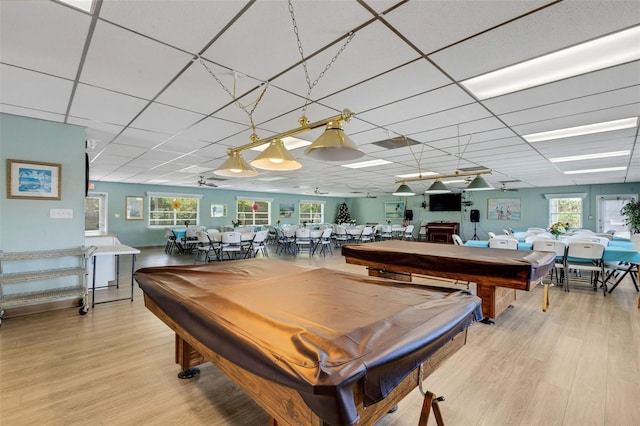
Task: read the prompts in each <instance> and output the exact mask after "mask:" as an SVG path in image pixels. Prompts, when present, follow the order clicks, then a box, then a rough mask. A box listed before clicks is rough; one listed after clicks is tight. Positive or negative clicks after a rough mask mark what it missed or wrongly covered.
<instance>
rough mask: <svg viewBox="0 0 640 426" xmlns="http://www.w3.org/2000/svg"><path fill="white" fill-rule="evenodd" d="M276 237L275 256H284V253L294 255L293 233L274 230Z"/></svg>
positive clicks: (294, 239)
mask: <svg viewBox="0 0 640 426" xmlns="http://www.w3.org/2000/svg"><path fill="white" fill-rule="evenodd" d="M276 235H277V240H276V242H277V245H276V254H284V253H290V254H295V249H296V247H295V242H296V235H295V231H291V230H288V229H287V230H285V229H282V228H276Z"/></svg>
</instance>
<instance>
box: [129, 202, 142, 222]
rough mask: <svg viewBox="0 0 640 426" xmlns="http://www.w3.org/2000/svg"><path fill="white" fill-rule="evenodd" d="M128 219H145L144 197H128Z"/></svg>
mask: <svg viewBox="0 0 640 426" xmlns="http://www.w3.org/2000/svg"><path fill="white" fill-rule="evenodd" d="M126 201H127V203H126V209H127V215H126V219H127V220H142V219H144V197H126Z"/></svg>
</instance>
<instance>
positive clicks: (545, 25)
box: [431, 0, 640, 80]
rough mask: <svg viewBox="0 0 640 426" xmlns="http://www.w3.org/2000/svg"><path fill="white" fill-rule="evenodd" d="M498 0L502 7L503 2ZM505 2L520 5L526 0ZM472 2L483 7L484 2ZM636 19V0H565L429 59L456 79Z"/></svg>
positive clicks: (598, 34)
mask: <svg viewBox="0 0 640 426" xmlns="http://www.w3.org/2000/svg"><path fill="white" fill-rule="evenodd" d="M496 3H498V4H500V7H504V6H503V5H504V4H505V3H504V2H496ZM507 3H508V4H511V5H513V4H520V5H524V4H525V3H530V2H507ZM476 4H477V5H478V7H484V5H485V2H480V3H476ZM539 5H540V3H538V4H537V5H531V6H532V8H534V7H537V6H539ZM638 22H640V8H639V7H638V2H637V1H635V0H630V1H591V0H586V1H563V2H558V3H555V4H553V5H551V6H549V7H547V8H546V9H542V10H540V11H538V12H537V13H533V14H530V15H527V16H524V17H522V18H520V19H517V20H514V21H512V22H509V23H507V24H506V25H503V26H500V27H497V28H494V29H492V30H491V31H487V32H485V33H483V34H480V35H478V36H476V37H474V38H471V39H469V40H465V41H464V42H462V43H459V44H456V45H455V46H452V47H450V48H447V49H445V50H443V51H441V52H438V53H435V54H434V55H431V58H432V59H433V60H434V61H435V62H436V63H437V64H438V65H440V66H441V67H443V68H445V69H446V70H448V71H449V72H450V73H451V75H452V76H453V77H454V78H455V79H457V80H463V79H465V78H469V77H472V76H476V75H479V74H483V73H485V72H489V71H493V70H496V69H499V68H502V67H505V66H508V65H512V64H516V63H518V62H522V61H524V60H527V59H531V58H534V57H537V56H540V55H544V54H546V53H550V52H554V51H556V50H560V49H563V48H566V47H570V46H573V45H575V44H577V43H580V42H581V41H585V40H589V39H592V38H596V37H601V36H604V35H607V34H609V33H611V32H614V31H617V30H621V29H624V28H626V27H629V26H632V25H637V24H638ZM568 27H569V28H570V30H568ZM496 52H499V54H496Z"/></svg>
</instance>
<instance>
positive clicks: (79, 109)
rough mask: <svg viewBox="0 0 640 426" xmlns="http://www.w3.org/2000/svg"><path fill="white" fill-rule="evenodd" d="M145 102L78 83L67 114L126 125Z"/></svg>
mask: <svg viewBox="0 0 640 426" xmlns="http://www.w3.org/2000/svg"><path fill="white" fill-rule="evenodd" d="M147 103H148V102H147V101H145V100H143V99H140V98H135V97H133V96H127V95H124V94H120V93H116V92H112V91H109V90H104V89H100V88H98V87H93V86H87V85H86V84H79V85H78V87H77V88H76V93H75V96H74V98H73V103H72V104H71V109H70V110H69V114H71V115H73V116H75V117H80V118H85V119H90V118H91V117H101V118H102V121H104V122H107V123H111V124H116V125H126V124H129V123H130V122H131V120H133V119H134V118H135V116H136V115H137V114H138V113H139V112H140V111H142V109H143V108H144V107H145V106H146V105H147Z"/></svg>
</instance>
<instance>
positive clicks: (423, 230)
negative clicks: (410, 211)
mask: <svg viewBox="0 0 640 426" xmlns="http://www.w3.org/2000/svg"><path fill="white" fill-rule="evenodd" d="M427 223H429V222H428V221H426V220H423V221H422V222H420V229H418V240H419V241H421V240H422V239H423V238H424V240H425V241H426V240H427Z"/></svg>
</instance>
